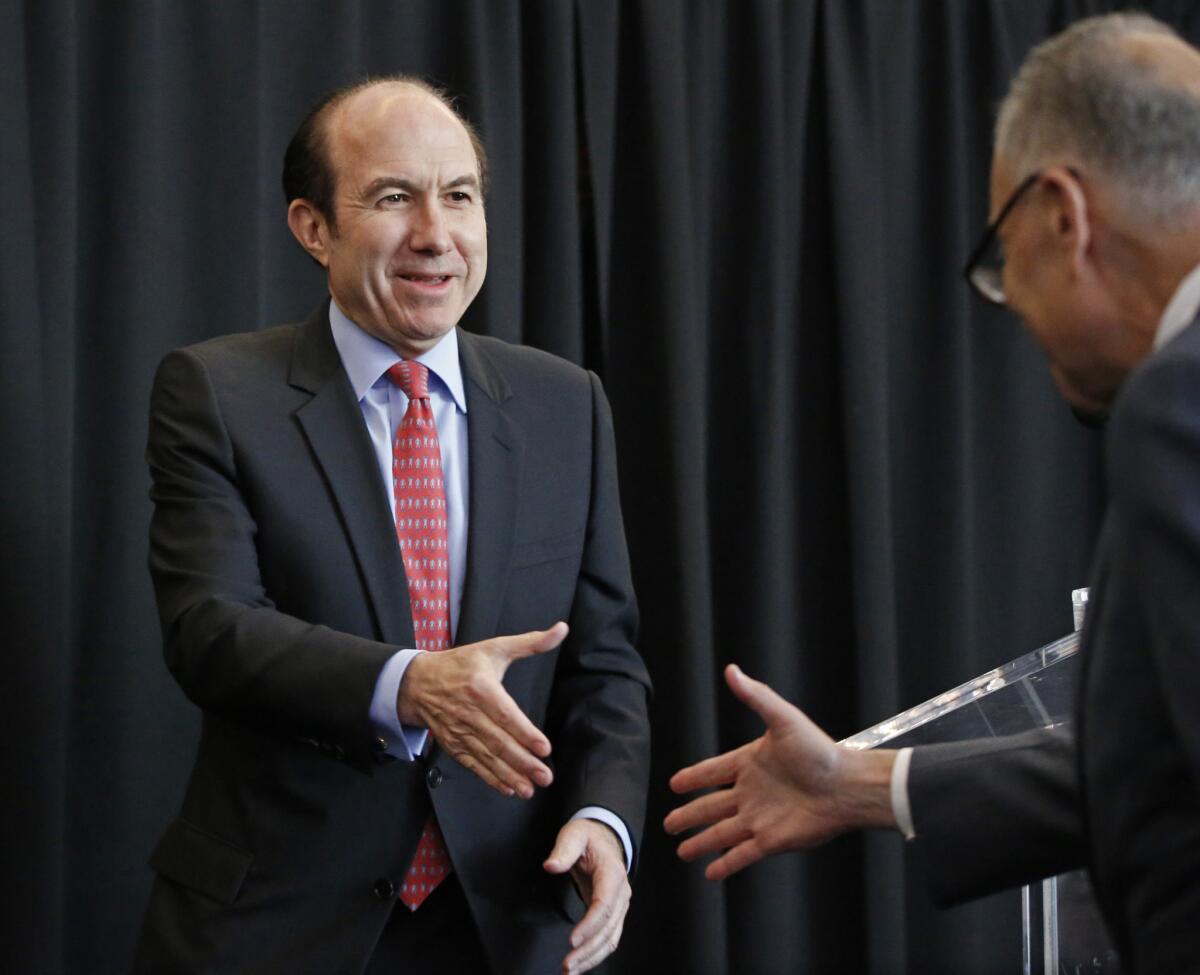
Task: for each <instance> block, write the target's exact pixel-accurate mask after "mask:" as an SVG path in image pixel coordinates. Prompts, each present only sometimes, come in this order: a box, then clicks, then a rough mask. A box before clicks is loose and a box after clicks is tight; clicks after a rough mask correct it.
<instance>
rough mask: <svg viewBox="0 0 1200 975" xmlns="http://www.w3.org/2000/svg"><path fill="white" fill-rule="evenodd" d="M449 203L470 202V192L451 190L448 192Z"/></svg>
mask: <svg viewBox="0 0 1200 975" xmlns="http://www.w3.org/2000/svg"><path fill="white" fill-rule="evenodd" d="M448 196H449V198H450V202H451V203H470V202H471V194H470V193H464V192H463V191H462V190H452V191H451V192H450V193H449V194H448Z"/></svg>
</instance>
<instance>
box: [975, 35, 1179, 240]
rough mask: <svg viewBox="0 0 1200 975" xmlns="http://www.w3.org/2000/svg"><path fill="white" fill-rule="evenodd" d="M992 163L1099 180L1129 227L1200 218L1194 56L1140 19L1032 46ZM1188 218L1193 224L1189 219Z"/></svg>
mask: <svg viewBox="0 0 1200 975" xmlns="http://www.w3.org/2000/svg"><path fill="white" fill-rule="evenodd" d="M996 155H997V156H998V157H1002V158H1003V159H1004V161H1005V165H1006V166H1007V167H1008V169H1009V170H1010V171H1011V172H1012V173H1014V174H1015V175H1016V176H1017V177H1018V178H1019V177H1020V176H1022V175H1024V174H1026V173H1031V172H1033V171H1035V170H1038V169H1041V168H1043V167H1045V166H1047V165H1052V164H1062V165H1070V166H1073V167H1076V168H1077V169H1079V170H1080V171H1082V172H1085V173H1087V174H1089V175H1091V176H1093V177H1096V178H1099V179H1101V180H1103V181H1104V183H1105V184H1106V188H1107V189H1108V191H1109V192H1110V193H1111V195H1112V197H1113V199H1114V201H1115V202H1116V203H1117V204H1118V205H1119V206H1120V208H1121V210H1122V211H1123V212H1124V213H1125V214H1126V215H1127V216H1128V217H1129V218H1130V219H1132V220H1136V221H1140V222H1146V223H1150V224H1153V225H1155V226H1157V227H1160V228H1162V229H1169V228H1171V227H1178V226H1180V224H1181V223H1191V222H1193V221H1194V220H1195V219H1197V218H1200V53H1198V52H1197V51H1196V50H1195V49H1194V48H1192V47H1191V46H1189V45H1188V44H1187V43H1185V42H1184V41H1182V40H1181V39H1180V38H1179V37H1178V36H1177V35H1176V34H1175V32H1174V31H1172V30H1171V28H1169V27H1167V26H1166V25H1165V24H1162V23H1160V22H1159V21H1157V20H1154V19H1153V18H1150V17H1146V16H1143V15H1139V14H1109V15H1106V16H1102V17H1091V18H1088V19H1086V20H1081V21H1079V22H1078V23H1075V24H1073V25H1072V26H1071V27H1069V28H1068V29H1067V30H1065V31H1063V32H1062V33H1061V34H1058V35H1056V36H1054V37H1052V38H1051V39H1050V40H1048V41H1046V42H1045V43H1043V44H1041V45H1039V46H1038V47H1037V48H1035V49H1034V50H1033V52H1032V53H1031V54H1030V55H1029V57H1028V58H1027V59H1026V61H1025V63H1024V64H1023V65H1022V67H1021V70H1020V72H1019V73H1018V75H1017V77H1016V79H1015V80H1014V81H1013V84H1012V88H1011V89H1010V91H1009V94H1008V96H1007V97H1006V98H1005V99H1004V102H1003V103H1002V105H1001V108H1000V116H999V119H998V121H997V125H996ZM1189 217H1191V218H1192V220H1189V219H1188V218H1189Z"/></svg>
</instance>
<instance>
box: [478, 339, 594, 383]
mask: <svg viewBox="0 0 1200 975" xmlns="http://www.w3.org/2000/svg"><path fill="white" fill-rule="evenodd" d="M459 338H460V339H462V340H464V341H465V342H467V343H469V344H472V345H474V346H475V347H476V348H477V349H478V350H479V351H480V352H481V353H482V354H483V355H485V356H487V357H488V358H489V359H491V360H492V361H493V362H494V363H495V364H496V365H497V366H499V367H500V368H505V369H514V370H517V371H520V372H526V371H528V372H531V373H533V374H535V375H542V376H545V377H546V378H555V377H558V378H561V379H562V380H565V381H567V382H580V381H583V382H586V381H587V371H586V370H585V369H584V368H583V367H582V366H577V365H576V364H575V363H573V362H569V361H568V360H566V359H564V358H562V357H561V356H557V355H554V353H552V352H546V351H544V350H542V349H536V348H534V347H533V346H532V345H518V344H516V343H513V342H506V341H505V340H504V339H498V338H494V337H492V336H490V335H476V334H475V333H474V332H459Z"/></svg>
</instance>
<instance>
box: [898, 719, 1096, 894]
mask: <svg viewBox="0 0 1200 975" xmlns="http://www.w3.org/2000/svg"><path fill="white" fill-rule="evenodd" d="M908 794H909V802H910V804H911V807H912V814H913V826H914V828H915V829H916V833H917V835H916V838H915V839H914V840H912V841H911V842H910V848H911V850H912V852H913V854H914V855H915V856H917V858H918V859H919V861H920V862H921V864H922V868H923V872H924V874H925V876H926V879H927V881H928V883H929V888H930V892H931V894H932V896H933V899H934V901H935V902H936V903H937V904H939V905H941V906H946V905H948V904H955V903H959V902H961V901H965V900H970V899H972V898H974V897H981V896H983V895H985V894H992V893H995V892H997V891H1000V890H1004V889H1006V888H1009V887H1014V886H1019V885H1021V884H1025V883H1029V882H1031V881H1034V880H1038V879H1040V878H1042V877H1049V876H1052V875H1054V874H1056V873H1062V872H1063V871H1066V870H1072V869H1075V868H1076V867H1080V866H1083V865H1084V863H1085V861H1086V845H1085V841H1084V835H1083V822H1082V817H1081V814H1080V805H1079V783H1078V771H1077V765H1076V757H1075V741H1074V737H1073V736H1072V734H1071V732H1070V731H1069V730H1067V729H1065V728H1053V729H1038V730H1036V731H1030V732H1025V733H1023V734H1020V735H1011V736H1008V737H1003V738H993V739H986V740H977V741H967V742H953V743H949V744H944V745H928V746H922V747H918V748H915V749H914V750H913V754H912V764H911V765H910V766H909V773H908Z"/></svg>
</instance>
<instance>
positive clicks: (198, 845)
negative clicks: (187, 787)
mask: <svg viewBox="0 0 1200 975" xmlns="http://www.w3.org/2000/svg"><path fill="white" fill-rule="evenodd" d="M253 862H254V854H253V853H251V852H250V851H249V850H243V849H241V847H237V846H234V845H233V844H232V843H227V842H225V840H222V839H220V838H218V837H216V836H213V835H212V834H211V833H206V832H204V830H202V829H199V828H198V827H196V826H193V825H192V824H191V823H189V822H188V821H187V820H186V819H182V818H180V819H176V820H175V821H174V822H173V823H171V825H170V826H168V827H167V831H166V832H165V833H164V834H163V837H162V839H161V840H159V841H158V846H157V847H155V850H154V853H153V854H151V856H150V866H151V868H152V869H154V870H156V871H157V872H158V873H159V874H161V875H162V876H164V877H166V878H168V879H169V880H173V881H175V882H176V883H178V884H182V885H183V886H184V887H187V888H189V889H191V890H195V891H198V892H199V893H201V894H204V895H206V896H208V897H211V898H212V899H213V900H215V901H218V902H219V903H221V904H225V905H229V904H232V903H233V902H234V900H235V899H236V898H237V895H238V892H239V891H240V890H241V889H242V883H243V882H244V881H245V879H246V874H247V873H249V872H250V864H251V863H253Z"/></svg>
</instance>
